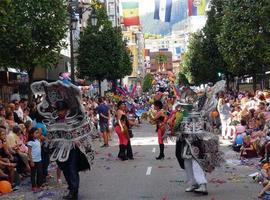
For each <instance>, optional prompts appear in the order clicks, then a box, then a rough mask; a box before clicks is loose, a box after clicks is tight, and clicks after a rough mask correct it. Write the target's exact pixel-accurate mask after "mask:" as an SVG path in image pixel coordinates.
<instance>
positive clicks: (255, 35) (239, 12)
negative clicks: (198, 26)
mask: <svg viewBox="0 0 270 200" xmlns="http://www.w3.org/2000/svg"><path fill="white" fill-rule="evenodd" d="M269 4H270V1H269V0H262V1H256V0H235V1H231V0H212V1H211V9H210V11H209V12H208V13H207V17H208V18H207V22H206V25H205V27H204V28H203V29H202V30H201V31H199V32H197V33H195V34H193V35H192V36H191V39H190V43H189V48H188V51H187V53H186V55H185V58H184V60H183V72H184V73H185V75H186V76H187V77H188V79H189V80H190V81H191V83H194V84H200V83H206V82H209V81H210V82H215V81H217V80H218V79H219V78H220V77H218V74H219V73H221V74H224V75H226V77H228V76H227V75H233V76H243V75H251V76H255V75H256V74H264V72H266V71H268V70H270V45H269V44H270V28H269V27H270V25H269V20H270V15H269V13H270V5H269Z"/></svg>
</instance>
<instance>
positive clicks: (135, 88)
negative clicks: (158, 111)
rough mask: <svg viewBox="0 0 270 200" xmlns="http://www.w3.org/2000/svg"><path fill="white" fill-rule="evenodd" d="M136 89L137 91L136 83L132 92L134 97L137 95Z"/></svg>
mask: <svg viewBox="0 0 270 200" xmlns="http://www.w3.org/2000/svg"><path fill="white" fill-rule="evenodd" d="M136 91H137V85H134V86H133V89H132V92H131V95H130V96H131V97H132V98H133V97H134V96H135V94H136Z"/></svg>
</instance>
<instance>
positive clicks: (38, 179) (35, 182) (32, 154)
mask: <svg viewBox="0 0 270 200" xmlns="http://www.w3.org/2000/svg"><path fill="white" fill-rule="evenodd" d="M39 136H40V135H39V131H38V129H37V128H32V129H31V130H30V131H29V138H28V143H27V146H28V154H29V160H30V167H31V183H32V190H33V191H37V190H38V189H39V188H40V187H41V186H42V183H43V178H42V177H43V176H42V160H41V144H40V141H39Z"/></svg>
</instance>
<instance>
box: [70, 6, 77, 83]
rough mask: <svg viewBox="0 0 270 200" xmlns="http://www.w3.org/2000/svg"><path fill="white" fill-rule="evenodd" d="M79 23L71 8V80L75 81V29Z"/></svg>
mask: <svg viewBox="0 0 270 200" xmlns="http://www.w3.org/2000/svg"><path fill="white" fill-rule="evenodd" d="M77 23H78V19H77V18H76V17H75V15H74V11H73V9H70V24H69V37H70V38H69V40H70V68H71V80H72V82H73V83H74V82H75V66H74V46H73V45H74V44H73V31H74V30H76V28H77Z"/></svg>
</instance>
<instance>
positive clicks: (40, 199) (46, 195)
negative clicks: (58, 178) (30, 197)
mask: <svg viewBox="0 0 270 200" xmlns="http://www.w3.org/2000/svg"><path fill="white" fill-rule="evenodd" d="M54 196H55V194H54V193H53V192H44V193H41V196H39V197H38V200H44V199H48V198H52V197H54Z"/></svg>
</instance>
